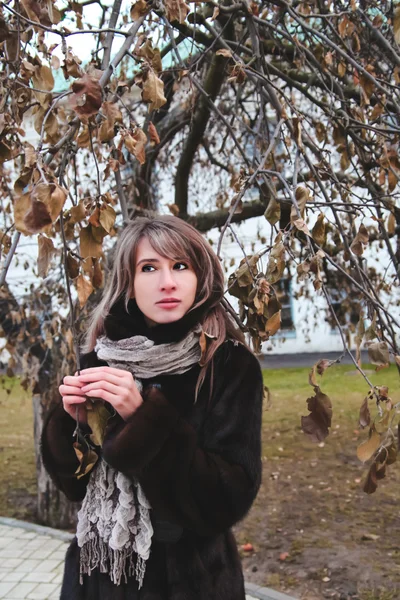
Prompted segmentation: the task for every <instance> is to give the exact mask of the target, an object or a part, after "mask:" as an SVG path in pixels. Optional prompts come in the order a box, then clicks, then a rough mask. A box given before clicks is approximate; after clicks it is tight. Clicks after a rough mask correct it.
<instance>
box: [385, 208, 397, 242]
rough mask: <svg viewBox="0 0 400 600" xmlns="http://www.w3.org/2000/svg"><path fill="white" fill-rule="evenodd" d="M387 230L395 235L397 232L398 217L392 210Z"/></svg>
mask: <svg viewBox="0 0 400 600" xmlns="http://www.w3.org/2000/svg"><path fill="white" fill-rule="evenodd" d="M387 232H388V234H389V235H390V236H392V235H394V234H395V232H396V217H395V216H394V214H393V213H392V212H391V213H390V214H389V217H388V223H387Z"/></svg>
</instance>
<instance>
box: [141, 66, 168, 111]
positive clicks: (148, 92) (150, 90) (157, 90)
mask: <svg viewBox="0 0 400 600" xmlns="http://www.w3.org/2000/svg"><path fill="white" fill-rule="evenodd" d="M142 100H143V102H149V103H150V106H149V109H150V111H153V110H158V109H159V108H161V107H162V106H164V104H165V103H166V101H167V99H166V97H165V96H164V82H163V81H162V79H160V78H159V77H157V75H156V73H155V71H153V69H149V71H148V73H147V77H146V79H145V81H144V82H143V89H142Z"/></svg>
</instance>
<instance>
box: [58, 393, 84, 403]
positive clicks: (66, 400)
mask: <svg viewBox="0 0 400 600" xmlns="http://www.w3.org/2000/svg"><path fill="white" fill-rule="evenodd" d="M84 402H86V399H85V397H84V396H73V395H71V396H63V403H64V405H65V404H83V403H84Z"/></svg>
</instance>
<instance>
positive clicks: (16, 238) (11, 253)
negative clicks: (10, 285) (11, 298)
mask: <svg viewBox="0 0 400 600" xmlns="http://www.w3.org/2000/svg"><path fill="white" fill-rule="evenodd" d="M20 238H21V232H20V231H16V232H15V233H14V237H13V241H12V244H11V248H10V249H9V251H8V254H7V258H6V260H5V263H4V267H3V269H2V271H1V274H0V287H1V286H3V285H4V284H5V282H6V277H7V272H8V269H9V267H10V265H11V261H12V259H13V256H14V254H15V251H16V249H17V246H18V243H19V240H20Z"/></svg>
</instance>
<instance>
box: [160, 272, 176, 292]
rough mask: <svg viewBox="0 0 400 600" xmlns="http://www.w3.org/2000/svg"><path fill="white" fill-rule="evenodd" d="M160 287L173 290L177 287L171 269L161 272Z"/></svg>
mask: <svg viewBox="0 0 400 600" xmlns="http://www.w3.org/2000/svg"><path fill="white" fill-rule="evenodd" d="M160 287H161V289H162V290H173V289H175V288H176V282H175V278H174V276H173V273H172V272H171V271H170V270H169V269H166V270H165V271H163V272H162V273H161V281H160Z"/></svg>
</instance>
